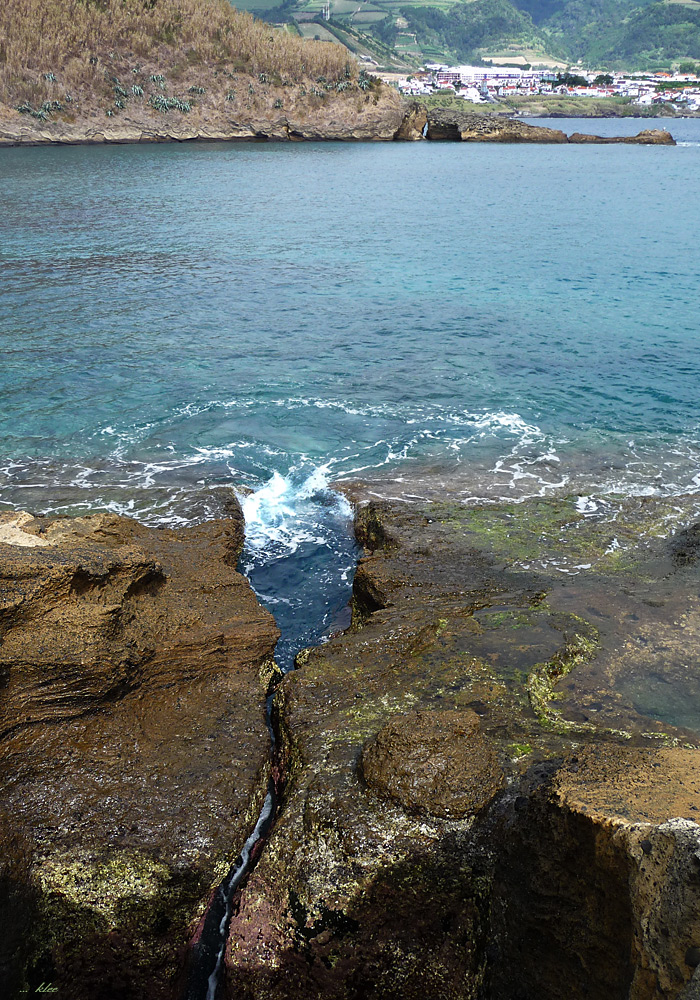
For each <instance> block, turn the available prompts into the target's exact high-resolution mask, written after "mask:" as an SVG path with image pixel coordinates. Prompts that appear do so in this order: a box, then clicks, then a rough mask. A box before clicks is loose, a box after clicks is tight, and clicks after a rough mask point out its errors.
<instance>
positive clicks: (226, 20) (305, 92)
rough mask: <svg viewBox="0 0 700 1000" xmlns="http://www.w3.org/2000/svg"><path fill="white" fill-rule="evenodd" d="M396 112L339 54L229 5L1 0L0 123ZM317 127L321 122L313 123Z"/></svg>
mask: <svg viewBox="0 0 700 1000" xmlns="http://www.w3.org/2000/svg"><path fill="white" fill-rule="evenodd" d="M380 101H381V102H382V103H387V104H388V105H389V106H394V105H396V106H398V98H397V97H395V96H393V95H392V94H391V92H390V91H389V89H388V88H385V87H384V86H383V85H381V84H379V82H378V81H375V80H373V79H371V78H368V77H367V76H365V75H364V74H363V73H362V72H361V71H358V67H357V63H356V62H355V60H354V59H352V57H350V56H349V54H348V52H347V50H346V49H344V48H342V47H341V46H339V45H334V44H331V43H324V42H316V41H305V40H304V39H302V38H299V37H298V36H296V35H294V34H291V33H289V32H287V31H282V30H277V29H275V28H272V27H271V26H270V25H269V24H266V23H264V22H262V21H257V20H255V19H254V18H253V16H252V15H251V14H249V13H246V12H239V11H236V10H234V9H233V8H232V7H231V5H230V4H229V3H228V0H3V2H2V4H0V116H2V114H1V112H2V105H5V108H4V117H5V119H7V118H8V117H10V116H11V117H14V118H16V117H17V115H18V114H19V115H21V116H24V118H23V120H24V121H25V122H26V123H27V124H30V123H31V120H32V119H35V120H38V121H41V122H52V123H54V124H57V123H59V122H63V123H64V124H68V125H69V124H72V123H75V122H78V123H81V122H83V121H86V120H92V123H93V124H95V123H96V122H97V121H102V122H103V123H107V120H108V119H111V120H112V121H111V125H117V124H118V122H119V120H121V121H122V122H123V123H124V124H127V123H135V122H142V121H145V120H148V119H156V120H161V121H162V120H163V119H166V120H170V121H174V120H176V119H178V120H182V122H183V123H184V122H185V120H187V121H189V122H194V121H197V122H200V123H201V122H211V121H219V122H220V121H222V120H224V119H232V118H235V119H237V120H239V121H241V120H245V119H250V118H251V117H257V118H265V117H266V116H269V117H277V118H280V117H281V116H283V115H284V114H285V113H286V112H294V113H295V116H296V117H297V118H298V117H299V115H302V116H303V115H307V114H312V115H313V113H314V112H315V111H319V110H320V111H321V112H323V108H324V107H326V108H327V107H328V106H329V105H332V106H333V107H334V108H335V109H337V108H339V107H342V108H343V109H346V110H347V112H348V114H349V113H350V111H351V109H354V112H355V114H357V115H360V114H361V113H362V112H363V111H364V110H365V105H369V106H370V107H371V106H372V105H374V106H376V105H377V104H378V103H380ZM321 117H322V118H323V117H324V115H323V114H321Z"/></svg>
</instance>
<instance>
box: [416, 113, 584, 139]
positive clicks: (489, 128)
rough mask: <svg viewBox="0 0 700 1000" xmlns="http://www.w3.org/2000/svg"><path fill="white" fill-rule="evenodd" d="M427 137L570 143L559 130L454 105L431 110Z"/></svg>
mask: <svg viewBox="0 0 700 1000" xmlns="http://www.w3.org/2000/svg"><path fill="white" fill-rule="evenodd" d="M427 137H428V139H436V140H440V139H442V140H445V139H446V140H451V141H453V142H455V141H456V142H550V143H552V142H554V143H562V142H568V139H567V137H566V134H565V133H564V132H562V131H560V130H559V129H554V128H545V127H543V126H541V125H527V124H526V123H525V122H521V121H517V120H515V119H513V118H500V117H497V116H496V115H480V114H476V113H474V112H469V111H453V110H452V109H450V108H431V109H430V111H429V112H428V133H427Z"/></svg>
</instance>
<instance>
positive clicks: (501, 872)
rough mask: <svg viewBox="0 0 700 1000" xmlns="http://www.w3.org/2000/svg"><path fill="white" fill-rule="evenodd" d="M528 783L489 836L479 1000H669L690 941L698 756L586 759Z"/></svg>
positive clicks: (604, 748) (599, 749) (694, 920)
mask: <svg viewBox="0 0 700 1000" xmlns="http://www.w3.org/2000/svg"><path fill="white" fill-rule="evenodd" d="M533 777H535V780H534V781H533V782H532V783H531V785H530V787H529V788H523V789H522V791H525V792H526V795H522V794H521V795H518V796H517V797H516V798H514V799H513V798H511V799H510V800H508V801H504V802H503V803H502V804H501V807H500V809H499V810H496V812H495V813H494V815H493V816H492V818H491V825H490V826H489V828H488V836H490V837H494V838H496V840H497V842H498V844H499V863H498V865H497V866H496V877H495V881H494V886H493V895H492V910H491V926H490V937H491V945H492V948H493V949H494V951H495V952H496V953H499V954H500V959H501V960H499V961H495V962H493V963H492V964H491V966H490V968H489V974H488V977H487V983H488V986H487V993H488V995H491V996H494V997H495V996H498V997H501V996H506V997H511V996H524V997H540V998H542V1000H559V998H560V997H561V995H562V981H564V982H565V983H566V989H567V995H568V996H574V997H585V996H590V997H600V998H601V1000H602V998H603V997H609V998H610V1000H618V998H619V1000H628V998H629V1000H671V998H675V997H678V996H679V994H680V992H681V990H682V989H683V987H684V984H686V983H688V980H689V979H690V976H691V975H692V973H693V968H694V966H693V965H692V964H689V963H692V962H693V961H694V952H693V949H694V948H695V947H696V942H697V941H698V939H699V935H700V854H698V849H699V848H700V827H698V824H697V820H698V819H699V818H700V813H699V812H698V809H699V808H700V800H699V799H698V795H699V793H700V753H698V751H697V750H691V749H683V748H668V749H657V750H644V749H638V748H628V747H621V746H612V745H597V746H591V747H586V748H583V749H581V750H578V751H576V752H572V753H570V754H569V756H568V757H567V759H566V760H565V761H564V763H563V765H562V766H559V767H556V768H552V769H551V771H550V772H549V773H548V774H545V775H544V776H543V777H541V778H540V779H539V780H538V779H537V777H536V776H533ZM543 943H545V944H544V946H543Z"/></svg>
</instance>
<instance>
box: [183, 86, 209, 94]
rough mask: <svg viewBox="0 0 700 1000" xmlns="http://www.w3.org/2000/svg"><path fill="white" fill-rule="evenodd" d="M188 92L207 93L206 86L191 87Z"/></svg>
mask: <svg viewBox="0 0 700 1000" xmlns="http://www.w3.org/2000/svg"><path fill="white" fill-rule="evenodd" d="M187 93H188V94H206V89H205V88H204V87H190V89H189V90H188V91H187Z"/></svg>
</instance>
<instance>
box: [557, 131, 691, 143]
mask: <svg viewBox="0 0 700 1000" xmlns="http://www.w3.org/2000/svg"><path fill="white" fill-rule="evenodd" d="M569 142H577V143H608V142H622V143H628V144H629V143H632V144H637V145H640V146H675V145H676V140H675V139H674V138H673V136H672V135H671V133H670V132H666V131H665V130H664V129H658V128H646V129H643V130H642V131H641V132H638V133H637V134H636V135H616V136H600V135H587V134H586V133H585V132H574V133H573V135H570V136H569Z"/></svg>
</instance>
